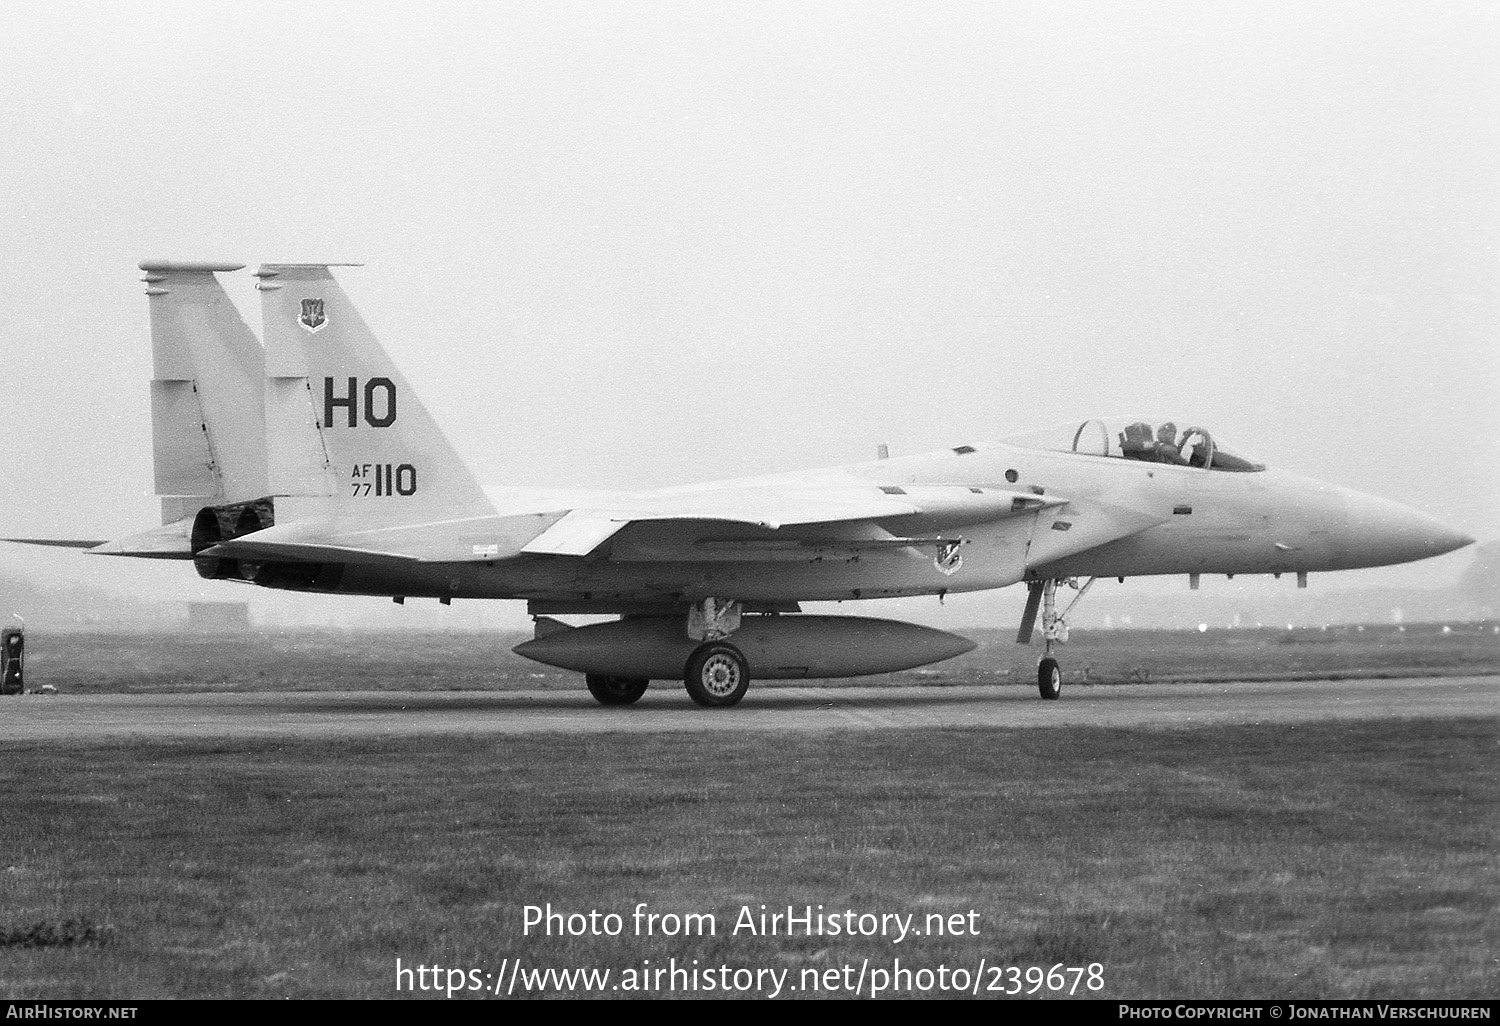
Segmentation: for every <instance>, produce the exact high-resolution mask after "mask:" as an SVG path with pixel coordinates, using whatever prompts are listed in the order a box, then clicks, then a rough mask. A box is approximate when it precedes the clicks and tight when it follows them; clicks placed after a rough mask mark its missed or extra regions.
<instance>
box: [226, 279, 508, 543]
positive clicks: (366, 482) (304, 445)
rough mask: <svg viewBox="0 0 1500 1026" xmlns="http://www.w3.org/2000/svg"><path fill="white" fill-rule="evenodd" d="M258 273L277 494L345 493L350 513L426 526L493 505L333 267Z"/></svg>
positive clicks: (345, 516)
mask: <svg viewBox="0 0 1500 1026" xmlns="http://www.w3.org/2000/svg"><path fill="white" fill-rule="evenodd" d="M330 266H339V265H336V264H335V265H330V264H263V265H261V267H260V269H259V270H257V271H256V272H255V275H256V277H257V278H259V279H260V282H259V284H258V285H257V286H256V287H257V288H258V289H259V290H260V293H261V312H262V316H263V319H264V334H265V376H266V380H265V424H266V430H267V435H266V438H267V441H266V448H267V451H268V453H269V458H270V489H271V492H272V494H275V495H288V496H320V495H321V496H334V497H335V501H334V503H333V506H334V509H335V515H336V516H337V518H338V519H339V520H340V521H343V522H348V521H350V520H353V521H356V522H359V523H370V524H380V523H391V524H396V523H407V524H410V523H415V522H430V521H436V520H451V519H461V518H464V517H470V516H482V515H484V514H487V513H489V512H491V506H490V504H489V502H488V500H487V499H486V498H485V495H484V492H483V490H482V489H481V488H480V486H479V483H478V482H477V481H476V480H475V479H474V477H473V475H472V474H470V472H469V470H468V468H467V467H466V466H465V465H464V463H463V461H462V460H461V459H460V458H459V456H458V453H457V452H456V451H455V450H454V449H453V447H452V445H450V444H449V442H448V440H447V438H445V437H444V435H443V433H442V431H440V430H439V429H438V426H437V424H436V423H434V422H433V420H432V417H431V415H430V414H429V413H428V412H427V409H426V408H425V407H424V406H423V405H422V403H421V401H420V400H419V399H418V398H417V396H416V393H414V392H413V391H412V389H411V387H410V386H409V385H408V384H407V382H406V379H405V378H404V377H403V376H402V374H401V372H400V371H399V370H398V369H397V368H396V366H395V364H394V363H392V362H391V359H390V357H389V356H388V355H387V354H386V352H385V350H384V349H383V348H382V347H381V345H380V342H379V341H378V340H377V339H376V338H375V336H374V334H373V333H372V332H371V331H370V329H369V328H368V327H367V326H366V325H365V322H364V320H363V319H362V318H361V317H360V315H359V313H358V311H356V310H355V309H354V306H353V304H352V303H350V302H349V298H348V296H346V295H345V294H344V290H343V289H342V288H340V287H339V284H338V282H336V281H335V280H334V278H333V275H332V274H330V273H329V270H328V268H329V267H330Z"/></svg>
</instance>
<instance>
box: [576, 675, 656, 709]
mask: <svg viewBox="0 0 1500 1026" xmlns="http://www.w3.org/2000/svg"><path fill="white" fill-rule="evenodd" d="M583 679H584V681H585V682H586V683H587V684H588V686H589V694H591V695H593V696H594V697H595V698H596V699H598V700H599V704H600V705H630V704H631V703H632V702H634V701H636V700H637V699H639V698H640V697H641V696H642V695H644V694H645V693H646V688H648V687H649V686H650V685H651V682H650V681H649V680H644V679H642V678H640V677H614V676H610V675H607V674H603V673H590V674H588V675H586V676H585V677H584V678H583Z"/></svg>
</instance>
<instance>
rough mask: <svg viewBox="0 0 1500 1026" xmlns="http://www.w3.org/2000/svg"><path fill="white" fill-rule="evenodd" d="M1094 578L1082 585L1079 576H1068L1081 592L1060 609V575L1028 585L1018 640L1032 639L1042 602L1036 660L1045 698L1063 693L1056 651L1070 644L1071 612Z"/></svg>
mask: <svg viewBox="0 0 1500 1026" xmlns="http://www.w3.org/2000/svg"><path fill="white" fill-rule="evenodd" d="M1094 580H1095V578H1093V577H1090V578H1089V579H1088V580H1087V581H1085V582H1084V583H1083V584H1082V585H1081V586H1080V585H1079V583H1078V581H1077V579H1076V578H1071V577H1070V578H1066V579H1065V583H1067V585H1068V586H1069V587H1071V588H1075V589H1077V591H1078V594H1077V595H1075V596H1073V601H1072V602H1069V603H1068V608H1067V609H1065V610H1063V611H1062V612H1061V613H1059V612H1058V611H1057V585H1058V578H1055V577H1049V578H1047V579H1046V580H1043V581H1032V582H1031V584H1030V585H1029V586H1028V588H1029V594H1028V595H1027V596H1026V611H1025V612H1024V613H1023V614H1022V615H1021V630H1020V632H1019V633H1017V634H1016V641H1017V642H1019V643H1020V644H1022V645H1025V644H1029V643H1030V641H1031V632H1032V628H1033V627H1035V626H1036V614H1037V607H1038V606H1040V607H1041V610H1042V640H1043V649H1042V658H1041V659H1040V660H1039V661H1038V662H1037V664H1036V687H1037V691H1038V692H1040V693H1041V696H1042V698H1044V699H1046V700H1047V701H1056V700H1057V699H1058V698H1059V697H1061V696H1062V683H1063V675H1062V665H1061V664H1060V663H1059V662H1058V661H1057V658H1056V656H1055V655H1054V652H1055V651H1056V647H1057V646H1058V645H1065V644H1067V642H1068V614H1069V613H1071V612H1072V611H1073V607H1074V606H1076V605H1078V602H1079V600H1080V599H1082V598H1083V596H1084V595H1086V594H1087V593H1088V590H1089V589H1090V588H1092V587H1093V586H1094Z"/></svg>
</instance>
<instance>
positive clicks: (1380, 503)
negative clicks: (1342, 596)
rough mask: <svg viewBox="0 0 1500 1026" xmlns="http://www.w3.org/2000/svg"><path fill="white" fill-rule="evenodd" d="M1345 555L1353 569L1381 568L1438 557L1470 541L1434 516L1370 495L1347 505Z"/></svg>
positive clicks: (1359, 497)
mask: <svg viewBox="0 0 1500 1026" xmlns="http://www.w3.org/2000/svg"><path fill="white" fill-rule="evenodd" d="M1349 528H1350V531H1349V536H1350V537H1349V545H1348V549H1349V553H1348V554H1349V556H1350V557H1351V558H1352V559H1353V561H1354V563H1355V565H1356V566H1384V565H1386V564H1389V563H1406V562H1410V561H1411V560H1414V559H1427V558H1429V557H1431V556H1441V555H1442V554H1443V553H1445V552H1452V551H1453V550H1454V549H1461V548H1463V547H1464V546H1465V545H1472V544H1473V543H1474V539H1473V538H1471V537H1469V536H1468V535H1467V534H1464V533H1463V532H1462V531H1455V530H1454V529H1453V528H1451V527H1449V526H1448V525H1447V524H1445V523H1443V522H1442V521H1441V520H1438V519H1437V518H1436V517H1433V516H1429V515H1427V514H1426V513H1423V512H1420V511H1419V510H1415V509H1412V508H1411V507H1409V506H1403V505H1401V504H1400V503H1399V502H1391V501H1389V500H1387V499H1379V498H1376V497H1375V496H1373V495H1358V494H1356V495H1353V496H1351V498H1350V502H1349Z"/></svg>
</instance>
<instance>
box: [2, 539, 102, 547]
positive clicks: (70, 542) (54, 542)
mask: <svg viewBox="0 0 1500 1026" xmlns="http://www.w3.org/2000/svg"><path fill="white" fill-rule="evenodd" d="M0 541H7V542H14V543H15V544H17V545H51V546H53V547H54V548H59V549H92V548H96V547H98V546H100V545H103V544H104V542H103V541H87V540H82V539H77V538H0Z"/></svg>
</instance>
